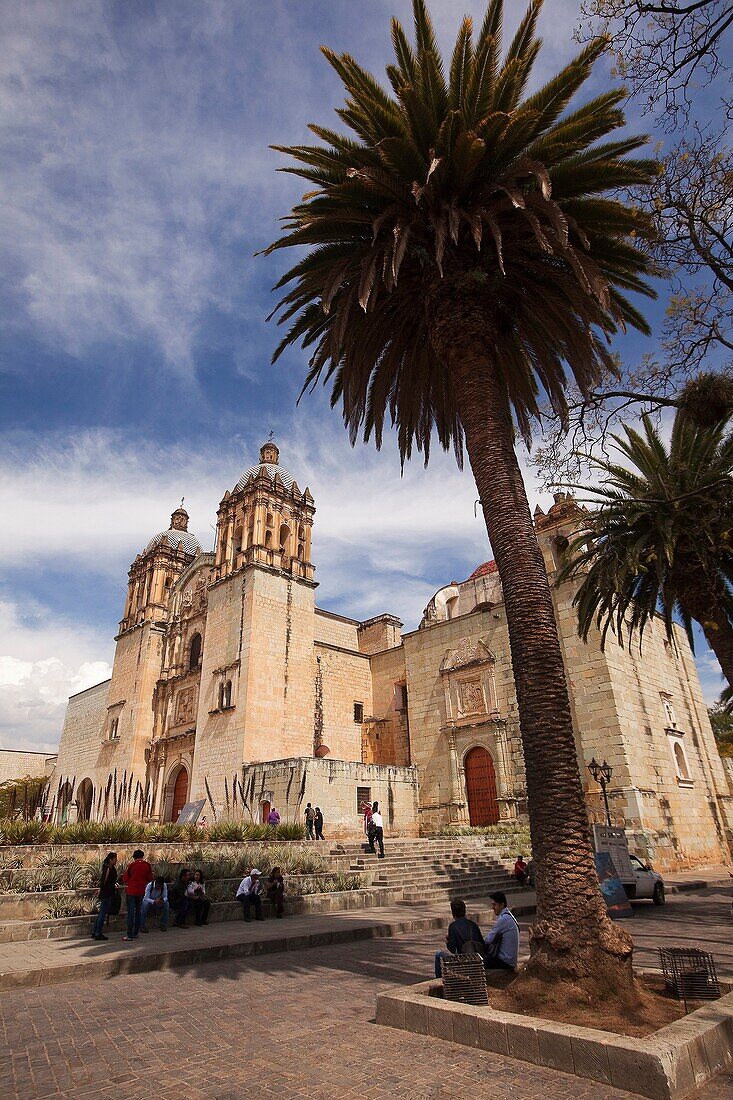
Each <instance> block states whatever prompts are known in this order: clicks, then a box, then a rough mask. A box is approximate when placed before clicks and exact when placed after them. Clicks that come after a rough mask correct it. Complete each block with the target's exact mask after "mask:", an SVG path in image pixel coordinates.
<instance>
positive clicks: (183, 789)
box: [171, 768, 188, 821]
mask: <svg viewBox="0 0 733 1100" xmlns="http://www.w3.org/2000/svg"><path fill="white" fill-rule="evenodd" d="M187 800H188V772H187V771H186V769H185V768H181V770H180V771H179V773H178V775H177V776H176V785H175V787H174V788H173V806H172V807H171V821H178V815H179V813H180V812H181V810H182V809H183V807H184V806H185V805H186V802H187Z"/></svg>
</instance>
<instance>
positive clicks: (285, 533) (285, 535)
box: [280, 523, 290, 554]
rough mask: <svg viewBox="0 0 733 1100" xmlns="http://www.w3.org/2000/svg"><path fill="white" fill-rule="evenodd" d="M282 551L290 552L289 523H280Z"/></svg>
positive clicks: (283, 552)
mask: <svg viewBox="0 0 733 1100" xmlns="http://www.w3.org/2000/svg"><path fill="white" fill-rule="evenodd" d="M280 553H281V554H289V553H290V528H289V527H288V525H287V523H281V524H280Z"/></svg>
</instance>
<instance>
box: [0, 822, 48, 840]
mask: <svg viewBox="0 0 733 1100" xmlns="http://www.w3.org/2000/svg"><path fill="white" fill-rule="evenodd" d="M52 835H53V826H51V825H47V824H46V823H45V822H41V821H15V820H11V819H10V818H7V817H4V818H1V819H0V844H46V843H48V841H49V840H51V838H52Z"/></svg>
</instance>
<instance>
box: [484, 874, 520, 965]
mask: <svg viewBox="0 0 733 1100" xmlns="http://www.w3.org/2000/svg"><path fill="white" fill-rule="evenodd" d="M489 897H490V898H491V907H492V909H493V910H494V916H495V917H496V920H495V921H494V923H493V925H492V928H491V931H490V932H489V933H488V935H486V936H484V942H485V944H486V946H487V948H488V950H487V952H486V957H485V959H484V965H485V966H486V969H487V970H516V968H517V958H518V956H519V925H518V924H517V918H516V917H515V916H514V914H513V913H512V911H511V909H510V908H509V907H508V905H507V901H506V894H505V893H504V892H503V891H502V890H497V891H496V893H495V894H489Z"/></svg>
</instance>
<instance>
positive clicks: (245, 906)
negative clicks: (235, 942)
mask: <svg viewBox="0 0 733 1100" xmlns="http://www.w3.org/2000/svg"><path fill="white" fill-rule="evenodd" d="M261 874H262V872H261V871H258V870H257V868H256V867H253V868H252V870H251V871H250V873H249V874H248V875H246V876H245V877H244V878H243V879H242V881H241V882H240V884H239V889H238V890H237V900H238V901H239V903H240V905H241V906H242V916H243V917H244V919H245V920H246V921H250V920H251V919H252V918H251V917H250V915H249V911H250V909H251V908H252V906H254V910H255V916H256V918H257V920H264V919H265V918H264V917H263V916H262V883H261V881H260V876H261Z"/></svg>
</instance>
